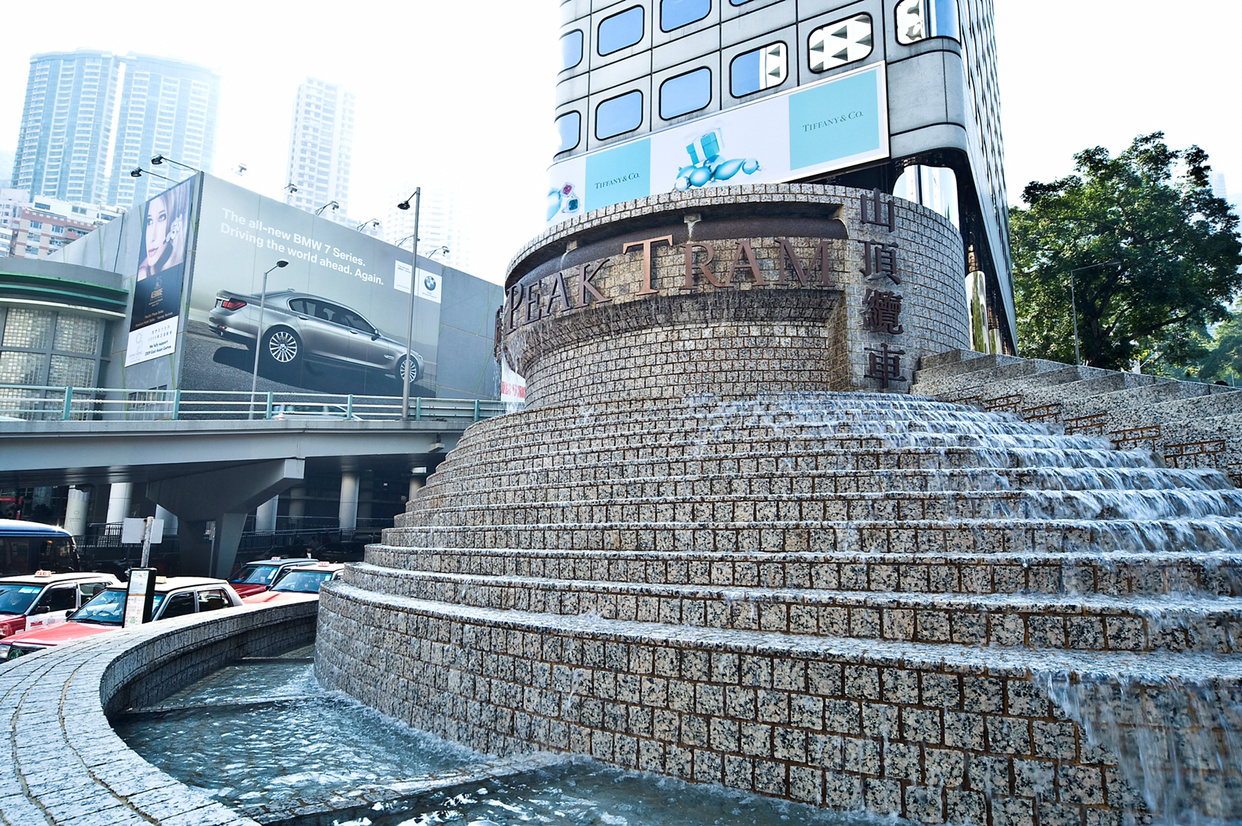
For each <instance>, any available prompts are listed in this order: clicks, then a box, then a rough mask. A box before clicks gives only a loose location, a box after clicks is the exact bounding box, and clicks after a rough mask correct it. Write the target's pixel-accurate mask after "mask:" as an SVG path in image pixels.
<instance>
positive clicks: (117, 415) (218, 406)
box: [0, 384, 508, 422]
mask: <svg viewBox="0 0 1242 826" xmlns="http://www.w3.org/2000/svg"><path fill="white" fill-rule="evenodd" d="M506 412H508V411H507V408H506V406H505V404H504V403H503V402H499V401H493V400H480V399H436V398H427V397H422V396H416V397H414V398H412V399H410V406H409V411H408V418H409V419H410V420H412V421H424V420H434V421H442V420H456V421H462V422H477V421H480V420H482V419H490V418H493V417H495V416H500V415H502V414H504V413H506ZM400 418H401V397H400V396H366V395H355V394H344V395H342V394H336V393H275V392H268V393H258V394H255V395H253V396H252V395H251V394H250V393H248V392H232V391H220V390H141V391H125V390H120V389H117V388H103V387H47V386H40V385H28V384H0V419H24V420H28V421H65V422H68V421H179V420H202V419H289V420H308V421H309V420H324V421H331V420H334V419H339V420H366V421H384V420H388V421H394V420H399V419H400Z"/></svg>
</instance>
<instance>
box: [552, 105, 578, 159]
mask: <svg viewBox="0 0 1242 826" xmlns="http://www.w3.org/2000/svg"><path fill="white" fill-rule="evenodd" d="M556 134H557V135H558V136H560V141H559V143H558V146H557V150H556V152H557V153H558V154H559V153H561V152H568V151H569V150H570V149H573V148H574V147H575V146H577V145H578V141H579V139H580V136H581V134H582V115H580V114H578V113H577V112H566V113H565V114H563V115H561V116H560V117H559V118H557V119H556Z"/></svg>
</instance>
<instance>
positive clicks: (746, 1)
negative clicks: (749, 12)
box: [729, 0, 750, 6]
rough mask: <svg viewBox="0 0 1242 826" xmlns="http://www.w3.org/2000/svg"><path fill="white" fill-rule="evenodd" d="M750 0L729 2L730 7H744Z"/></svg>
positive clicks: (730, 0)
mask: <svg viewBox="0 0 1242 826" xmlns="http://www.w3.org/2000/svg"><path fill="white" fill-rule="evenodd" d="M749 2H750V0H729V5H730V6H745V5H746V4H747V3H749Z"/></svg>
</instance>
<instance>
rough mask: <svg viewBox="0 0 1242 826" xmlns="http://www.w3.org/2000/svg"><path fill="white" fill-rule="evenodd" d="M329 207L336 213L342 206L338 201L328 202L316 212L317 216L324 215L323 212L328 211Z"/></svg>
mask: <svg viewBox="0 0 1242 826" xmlns="http://www.w3.org/2000/svg"><path fill="white" fill-rule="evenodd" d="M328 207H332V211H333V212H336V211H337V210H338V209H340V208H341V205H340V204H338V203H337V202H336V201H328V202H327V203H326V204H324V205H323V206H321V207H320V208H319V209H317V210H315V214H316V215H323V211H324V210H325V209H327V208H328Z"/></svg>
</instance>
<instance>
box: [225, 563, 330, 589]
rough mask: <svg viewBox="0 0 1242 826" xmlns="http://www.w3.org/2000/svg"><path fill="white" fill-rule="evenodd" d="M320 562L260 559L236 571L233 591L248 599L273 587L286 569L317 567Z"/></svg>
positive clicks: (230, 580) (232, 581)
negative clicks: (306, 566) (304, 566)
mask: <svg viewBox="0 0 1242 826" xmlns="http://www.w3.org/2000/svg"><path fill="white" fill-rule="evenodd" d="M318 562H319V560H318V559H310V558H308V557H304V556H290V557H283V558H277V557H272V558H271V559H259V560H256V561H254V562H247V563H246V564H245V565H243V566H241V567H240V568H238V569H237V570H236V571H234V572H233V575H232V576H230V577H229V584H230V585H232V586H233V590H235V591H237V593H238V595H239V596H243V597H248V596H250V595H251V594H259V593H262V592H263V591H266V590H267V589H268V588H270V587H272V583H273V582H275V581H276V577H278V576H280V575H281V574H282V573H284V572H285V570H286V569H288V568H296V567H300V566H303V565H315V564H317V563H318Z"/></svg>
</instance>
